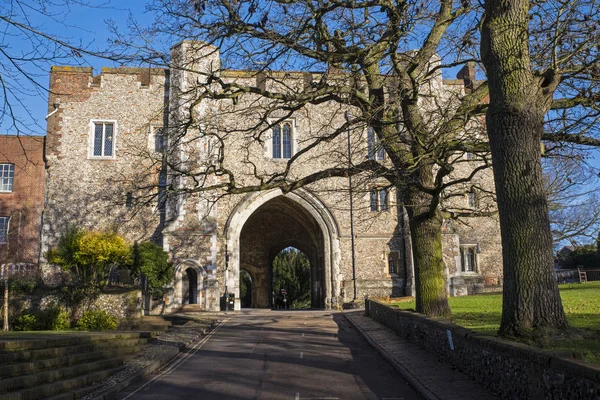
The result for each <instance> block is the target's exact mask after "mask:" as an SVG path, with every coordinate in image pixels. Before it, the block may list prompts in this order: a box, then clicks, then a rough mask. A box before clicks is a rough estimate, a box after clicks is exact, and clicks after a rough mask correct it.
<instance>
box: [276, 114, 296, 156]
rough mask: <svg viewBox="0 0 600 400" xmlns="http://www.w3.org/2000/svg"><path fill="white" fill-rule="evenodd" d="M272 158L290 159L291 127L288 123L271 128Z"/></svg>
mask: <svg viewBox="0 0 600 400" xmlns="http://www.w3.org/2000/svg"><path fill="white" fill-rule="evenodd" d="M272 141H273V158H283V159H287V158H292V125H291V124H290V123H289V122H283V123H278V124H275V126H273V137H272Z"/></svg>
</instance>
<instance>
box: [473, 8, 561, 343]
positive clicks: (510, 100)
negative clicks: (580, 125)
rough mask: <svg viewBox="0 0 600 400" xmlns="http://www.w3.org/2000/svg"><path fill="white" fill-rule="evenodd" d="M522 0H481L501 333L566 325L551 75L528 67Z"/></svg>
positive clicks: (520, 333) (527, 332) (528, 332)
mask: <svg viewBox="0 0 600 400" xmlns="http://www.w3.org/2000/svg"><path fill="white" fill-rule="evenodd" d="M528 12H529V4H528V1H527V0H486V2H485V13H486V14H485V19H484V24H483V28H482V44H481V53H482V58H483V62H484V65H485V67H486V70H487V75H488V82H489V88H490V107H489V110H488V113H487V129H488V135H489V138H490V148H491V153H492V161H493V168H494V179H495V181H496V195H497V200H498V211H499V214H500V227H501V230H502V255H503V258H504V259H503V261H504V295H503V304H502V322H501V326H500V332H499V333H500V334H501V335H505V336H507V335H508V336H527V335H531V333H532V330H535V329H562V328H565V327H566V326H567V321H566V317H565V314H564V311H563V308H562V302H561V299H560V294H559V292H558V286H557V284H556V281H555V280H554V274H553V273H554V271H553V268H554V257H553V254H552V234H551V231H550V223H549V218H548V205H547V200H546V196H545V192H544V188H543V182H542V168H541V157H540V141H541V137H542V133H543V129H544V125H543V124H544V115H545V113H546V112H547V110H548V104H549V101H550V100H551V98H552V92H553V90H554V88H553V85H554V82H553V80H552V79H551V78H541V77H536V76H535V75H534V74H533V73H532V72H531V68H530V59H529V45H528V23H529V18H528Z"/></svg>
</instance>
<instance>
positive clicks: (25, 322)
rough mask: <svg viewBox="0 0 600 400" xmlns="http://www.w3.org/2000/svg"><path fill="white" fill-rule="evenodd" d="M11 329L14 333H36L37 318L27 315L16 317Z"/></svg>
mask: <svg viewBox="0 0 600 400" xmlns="http://www.w3.org/2000/svg"><path fill="white" fill-rule="evenodd" d="M12 328H13V330H15V331H36V330H38V322H37V318H36V316H35V315H34V314H29V313H24V314H21V315H17V317H16V318H15V320H14V322H13V324H12Z"/></svg>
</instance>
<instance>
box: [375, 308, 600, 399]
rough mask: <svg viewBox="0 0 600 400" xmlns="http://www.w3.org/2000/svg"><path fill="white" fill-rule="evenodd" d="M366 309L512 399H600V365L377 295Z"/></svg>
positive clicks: (385, 323)
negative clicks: (392, 304) (433, 315)
mask: <svg viewBox="0 0 600 400" xmlns="http://www.w3.org/2000/svg"><path fill="white" fill-rule="evenodd" d="M365 308H366V313H367V315H369V316H370V317H371V318H373V319H374V320H375V321H378V322H380V323H382V324H383V325H385V326H387V327H388V328H390V329H392V330H393V331H394V332H396V334H398V335H399V336H401V337H403V338H405V339H407V340H409V341H411V342H413V343H415V344H418V345H420V346H421V347H423V348H424V349H425V350H427V351H429V352H431V353H433V354H435V355H436V356H437V357H438V358H439V359H440V360H441V361H444V362H447V363H450V364H452V365H453V366H455V367H456V368H458V369H459V370H460V371H462V372H464V373H465V374H467V375H468V376H470V377H471V378H472V379H475V380H476V381H478V382H480V383H482V384H483V385H484V386H486V387H488V388H489V389H490V390H492V391H493V392H495V393H496V394H498V395H500V396H501V397H503V398H506V399H511V400H512V399H515V400H517V399H548V400H562V399H565V400H597V399H599V398H600V368H598V367H596V366H594V365H591V364H588V363H585V362H582V361H578V360H570V359H564V358H560V357H556V356H554V355H551V354H548V353H547V352H544V351H541V350H538V349H535V348H533V347H530V346H527V345H524V344H520V343H514V342H509V341H507V340H502V339H499V338H495V337H490V336H483V335H478V334H476V333H475V332H473V331H471V330H468V329H465V328H462V327H460V326H457V325H454V324H452V323H450V322H449V321H440V320H432V319H429V318H427V317H425V316H424V315H422V314H417V313H414V312H408V311H401V310H398V309H394V308H391V307H388V306H386V305H384V304H382V303H379V302H377V301H374V300H369V301H367V304H366V307H365Z"/></svg>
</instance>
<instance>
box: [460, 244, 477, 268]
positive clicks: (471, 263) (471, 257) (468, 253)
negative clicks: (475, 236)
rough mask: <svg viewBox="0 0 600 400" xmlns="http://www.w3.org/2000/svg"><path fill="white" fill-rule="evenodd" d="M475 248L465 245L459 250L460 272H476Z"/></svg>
mask: <svg viewBox="0 0 600 400" xmlns="http://www.w3.org/2000/svg"><path fill="white" fill-rule="evenodd" d="M476 249H477V246H475V245H465V246H461V248H460V258H461V267H462V268H461V269H462V272H476V271H477V256H476Z"/></svg>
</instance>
